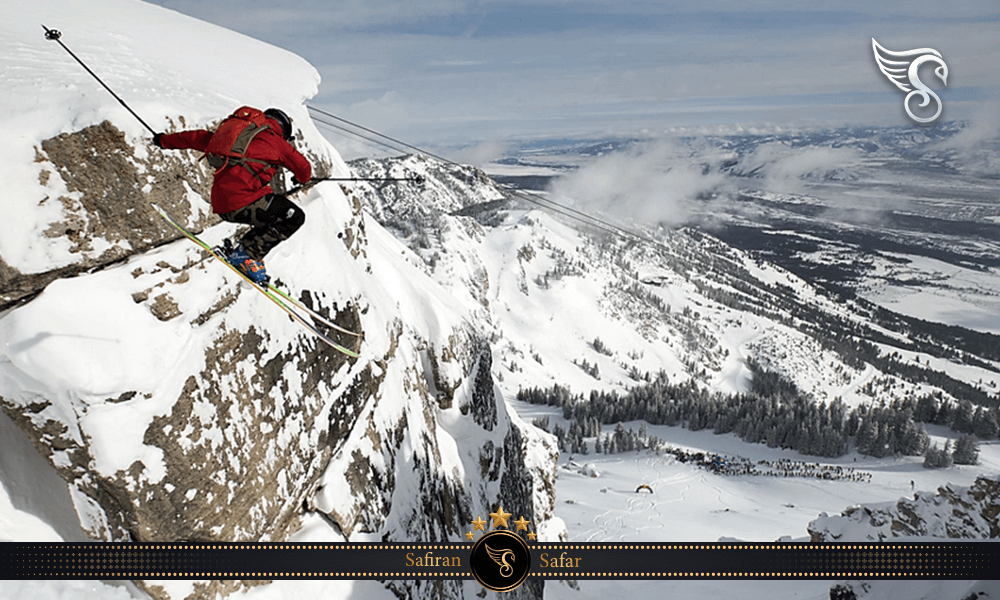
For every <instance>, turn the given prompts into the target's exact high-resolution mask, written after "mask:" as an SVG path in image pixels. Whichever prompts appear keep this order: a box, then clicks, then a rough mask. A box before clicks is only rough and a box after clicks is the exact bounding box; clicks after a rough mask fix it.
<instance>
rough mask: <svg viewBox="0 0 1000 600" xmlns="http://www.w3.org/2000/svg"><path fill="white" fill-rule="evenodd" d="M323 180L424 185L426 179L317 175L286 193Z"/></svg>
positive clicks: (418, 177)
mask: <svg viewBox="0 0 1000 600" xmlns="http://www.w3.org/2000/svg"><path fill="white" fill-rule="evenodd" d="M321 181H412V182H414V183H416V184H418V185H423V184H424V182H425V181H426V179H425V178H424V177H423V176H421V175H417V176H416V177H315V178H313V179H310V180H309V181H307V182H305V183H300V184H299V185H297V186H295V187H293V188H292V189H290V190H288V191H287V192H285V193H286V194H297V193H299V192H301V191H302V190H304V189H307V188H311V187H312V186H314V185H316V184H317V183H319V182H321Z"/></svg>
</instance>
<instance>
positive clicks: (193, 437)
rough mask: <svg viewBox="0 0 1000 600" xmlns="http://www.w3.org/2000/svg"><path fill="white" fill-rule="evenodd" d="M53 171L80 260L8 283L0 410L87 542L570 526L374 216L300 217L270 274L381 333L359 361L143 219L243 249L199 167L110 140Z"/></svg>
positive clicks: (543, 470) (327, 195)
mask: <svg viewBox="0 0 1000 600" xmlns="http://www.w3.org/2000/svg"><path fill="white" fill-rule="evenodd" d="M311 142H312V145H309V144H308V143H307V144H306V147H307V148H309V150H310V152H311V154H312V156H313V158H314V161H316V162H323V161H325V163H326V164H327V165H333V166H332V167H331V168H333V169H336V168H337V167H336V165H337V164H338V161H339V158H337V157H336V156H335V155H331V154H330V152H332V151H331V150H330V149H329V147H325V148H324V147H323V144H322V142H317V141H316V140H311ZM92 156H96V157H99V158H90V157H92ZM37 161H38V162H39V165H40V168H41V173H42V175H41V176H40V178H39V188H40V190H39V193H40V194H44V197H45V199H44V200H43V201H42V203H41V204H42V205H43V207H44V205H46V204H49V205H51V204H57V205H58V206H59V210H58V211H52V214H57V215H58V217H57V218H55V219H50V220H49V221H48V222H47V224H46V227H44V229H43V230H42V231H40V233H39V236H40V237H39V239H40V240H47V241H44V242H41V243H49V244H56V245H60V246H67V247H68V248H69V253H70V254H71V255H72V256H73V257H75V258H74V260H73V261H72V262H71V263H70V264H68V265H65V266H62V267H58V268H54V269H49V270H42V271H39V272H34V273H27V272H22V271H20V270H18V269H15V268H12V267H9V266H7V267H5V268H4V270H3V272H2V273H0V275H2V277H3V280H2V283H3V286H2V289H3V294H4V296H3V298H4V302H5V307H6V308H7V309H8V310H7V312H5V313H2V316H0V335H2V337H3V339H4V340H5V341H6V344H5V346H4V348H3V349H2V351H0V406H2V408H3V411H4V412H5V413H6V415H7V416H8V417H10V419H11V420H12V421H13V422H14V423H16V424H17V425H18V426H19V427H20V428H21V429H22V430H23V431H24V432H25V433H26V434H27V436H28V438H29V439H30V440H31V442H32V443H33V444H34V446H35V448H36V449H37V450H38V451H39V452H40V453H41V454H42V455H43V456H45V457H47V458H48V460H49V461H50V463H51V464H52V466H53V468H54V469H55V470H56V471H57V472H58V474H59V475H60V476H61V477H62V478H63V479H65V480H66V482H67V483H68V486H69V489H70V496H71V497H72V499H73V502H74V505H75V507H76V510H77V512H78V514H79V517H80V520H81V525H82V527H83V528H84V529H85V530H86V531H87V532H88V534H89V535H91V536H92V537H94V538H97V539H104V540H129V539H131V540H141V541H168V540H191V541H237V540H238V541H253V540H284V539H287V538H288V536H289V535H291V534H293V533H294V532H295V531H296V529H297V528H298V527H299V523H300V519H301V518H302V516H303V515H304V514H305V513H307V512H311V511H321V512H323V513H325V514H326V515H327V517H328V520H329V521H330V522H333V523H336V525H337V526H338V528H339V530H340V532H341V533H342V535H343V536H344V537H345V538H346V539H364V540H369V539H381V540H386V541H390V540H421V541H428V542H431V541H442V540H458V539H461V536H462V534H463V533H464V532H465V531H466V530H467V529H468V527H469V526H468V523H469V522H470V521H471V520H472V519H474V518H475V517H476V516H477V515H480V514H487V513H489V512H491V511H492V510H495V507H496V506H498V505H503V506H504V507H505V508H506V509H507V510H510V511H513V512H515V513H517V514H518V515H524V516H525V518H527V519H529V520H530V521H532V523H534V524H535V527H536V528H539V527H541V526H543V525H544V523H545V522H546V521H548V520H550V519H551V518H552V514H553V513H552V510H553V503H554V487H553V479H554V472H553V468H554V461H555V450H554V448H553V445H552V443H551V441H550V440H549V438H548V437H547V436H543V435H542V434H540V433H539V432H538V431H537V430H535V429H534V428H532V427H530V426H528V425H526V424H524V423H523V422H521V421H520V419H518V418H517V416H516V415H514V414H512V413H508V411H507V409H506V405H505V402H504V399H503V397H502V396H501V395H500V393H499V391H498V389H497V388H496V386H495V384H494V382H493V378H492V373H491V370H492V368H493V365H492V358H491V350H490V346H489V343H488V340H487V339H486V338H484V336H483V334H482V332H481V331H478V329H477V327H475V326H474V325H472V321H470V320H469V319H468V318H467V316H466V315H467V312H466V309H465V308H463V307H462V306H461V305H459V304H456V303H455V302H454V301H453V300H452V299H451V298H450V297H449V295H448V294H447V293H445V292H443V291H442V289H441V288H439V287H437V286H436V285H435V284H434V283H433V282H431V281H430V280H428V279H427V278H426V277H425V276H424V275H423V274H422V272H421V271H420V270H419V269H415V268H413V267H412V266H411V265H410V261H411V260H412V259H410V258H408V257H407V256H406V254H407V251H406V250H405V249H404V248H403V247H402V246H399V245H398V243H396V242H395V239H394V238H393V237H392V236H391V235H390V234H388V233H387V232H386V231H385V230H383V229H382V228H381V226H380V225H379V224H378V223H375V222H372V221H368V222H367V223H366V217H365V215H364V213H363V212H362V203H361V202H360V201H359V200H358V199H357V198H351V199H349V198H348V197H346V196H345V195H344V194H343V193H342V192H341V189H340V188H339V187H338V186H334V185H328V186H325V187H324V186H317V188H315V189H314V190H313V191H311V192H310V193H309V195H308V196H306V197H304V198H302V197H300V198H297V201H299V202H301V203H302V204H303V206H304V207H305V209H306V212H307V227H305V228H304V229H303V230H302V231H300V232H299V233H298V234H296V236H295V237H293V238H292V239H291V240H289V241H288V242H285V244H283V245H282V246H280V247H279V249H278V250H276V251H275V254H274V255H273V258H272V257H271V256H269V259H268V260H269V263H268V264H269V270H271V271H272V274H274V275H276V276H277V279H278V282H279V284H281V285H283V286H284V287H286V288H287V289H289V290H291V291H292V293H293V294H294V295H296V296H297V297H299V298H300V299H301V300H303V301H304V302H306V303H307V304H309V305H311V306H312V307H313V308H314V309H316V310H318V311H319V312H321V313H323V314H326V315H327V316H328V317H330V318H331V319H332V320H333V321H335V322H336V323H338V324H339V325H341V326H343V327H345V328H347V329H351V330H354V331H357V332H359V333H362V334H363V341H361V338H353V337H350V336H347V337H345V338H343V339H341V341H342V342H343V343H344V344H345V345H348V346H350V347H352V348H354V349H357V350H360V351H361V352H362V358H360V359H356V360H355V359H349V358H347V357H346V356H344V355H343V354H340V353H338V352H336V351H334V350H333V349H331V348H329V347H327V346H326V345H325V344H322V343H318V342H317V341H316V340H315V339H313V338H311V337H310V336H308V335H306V334H305V333H304V331H303V330H302V329H301V328H300V327H299V326H298V325H296V324H294V323H291V322H289V321H288V320H287V319H286V318H285V317H284V315H282V314H281V312H280V311H278V310H277V308H276V307H274V306H272V305H271V304H270V303H269V302H268V301H267V300H266V299H264V298H263V297H262V296H261V295H260V294H259V293H257V292H256V291H254V290H252V289H249V288H247V287H245V285H241V284H239V282H238V280H237V279H235V278H233V277H229V276H228V274H227V273H226V272H225V271H226V270H225V269H224V268H223V267H222V266H221V265H218V264H215V262H214V259H211V258H207V257H206V256H205V255H204V254H203V253H201V252H200V251H199V250H198V249H197V248H196V247H195V246H194V245H193V244H190V243H189V242H188V241H186V240H178V239H177V235H176V233H175V232H173V231H172V230H171V229H169V228H168V227H167V226H166V224H165V223H163V222H162V220H161V219H160V218H159V216H157V215H156V214H155V213H154V212H153V211H152V210H150V209H149V208H148V205H149V203H150V202H155V203H157V204H158V205H160V206H162V207H163V208H164V209H166V210H167V211H168V212H169V213H171V214H173V215H174V216H175V217H177V218H179V219H181V220H182V221H184V222H186V223H187V224H188V225H189V226H190V227H192V228H193V229H195V230H198V231H201V230H204V231H203V236H204V237H205V238H206V239H207V240H209V241H210V243H217V242H218V241H219V240H220V239H221V238H222V237H224V236H227V235H233V234H234V232H235V229H234V228H233V226H231V225H229V224H225V223H219V222H218V220H217V219H216V218H215V217H214V216H212V215H210V214H209V212H208V205H207V201H206V199H205V198H206V197H207V196H205V195H203V194H205V193H206V192H205V190H206V188H207V184H208V178H209V177H210V174H208V173H206V171H205V170H204V169H203V168H202V167H200V166H199V165H200V163H198V162H197V161H196V160H195V157H194V156H191V155H190V154H188V153H180V154H176V155H167V154H164V153H157V152H155V151H147V150H146V149H145V148H143V147H141V146H140V145H138V140H130V139H129V138H128V137H127V136H126V135H125V134H123V133H122V132H121V131H119V130H118V129H117V128H116V127H115V126H114V125H113V124H111V123H102V124H100V125H96V126H93V127H87V128H85V129H83V130H81V131H79V132H76V133H72V134H64V135H60V136H58V137H56V138H53V139H49V140H45V141H42V142H41V143H40V144H39V148H38V152H37ZM344 174H346V171H344ZM40 220H41V219H40ZM371 235H374V236H375V241H373V240H372V239H371V237H370V236H371ZM401 251H402V253H401ZM307 254H308V256H309V260H302V258H303V256H304V255H307ZM400 281H405V282H407V284H406V286H404V289H400ZM331 535H334V536H336V535H338V533H335V532H334V530H331ZM387 585H389V587H390V588H391V589H393V590H395V591H397V593H399V594H401V595H403V596H405V597H461V596H462V595H463V593H464V592H463V589H464V588H463V586H461V585H455V586H449V585H433V586H432V585H426V584H418V583H413V582H392V583H389V584H387ZM147 589H148V591H150V592H151V593H153V594H154V595H155V596H157V597H164V598H165V597H168V596H169V593H168V592H167V591H166V590H164V589H163V588H162V587H156V586H148V588H147ZM197 589H198V590H200V591H198V595H199V597H209V596H213V597H214V594H215V593H218V592H222V593H228V592H230V591H232V590H234V589H237V588H236V587H234V586H222V585H221V584H219V583H218V582H216V583H208V582H206V583H205V584H203V585H200V586H198V587H197ZM540 592H541V587H540V586H536V587H531V586H527V587H525V588H524V589H523V590H522V591H521V592H520V594H522V596H524V597H530V596H537V595H539V594H540Z"/></svg>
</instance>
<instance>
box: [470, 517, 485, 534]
mask: <svg viewBox="0 0 1000 600" xmlns="http://www.w3.org/2000/svg"><path fill="white" fill-rule="evenodd" d="M472 525H473V528H472V530H473V531H475V530H477V529H478V530H480V531H486V521H484V520H483V518H482V517H476V520H475V521H473V522H472Z"/></svg>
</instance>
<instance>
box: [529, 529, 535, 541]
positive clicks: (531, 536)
mask: <svg viewBox="0 0 1000 600" xmlns="http://www.w3.org/2000/svg"><path fill="white" fill-rule="evenodd" d="M535 537H536V536H535V532H534V531H529V532H528V539H529V540H531V541H532V542H533V541H535Z"/></svg>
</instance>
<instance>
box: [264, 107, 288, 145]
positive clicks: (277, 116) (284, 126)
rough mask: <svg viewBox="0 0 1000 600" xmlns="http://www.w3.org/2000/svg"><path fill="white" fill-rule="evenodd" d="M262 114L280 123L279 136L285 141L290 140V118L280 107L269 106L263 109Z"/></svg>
mask: <svg viewBox="0 0 1000 600" xmlns="http://www.w3.org/2000/svg"><path fill="white" fill-rule="evenodd" d="M264 115H266V116H268V117H270V118H272V119H274V120H275V121H277V122H278V125H281V137H283V138H285V141H286V142H290V141H292V119H291V118H290V117H289V116H288V115H286V114H285V111H283V110H281V109H280V108H269V109H267V110H265V111H264Z"/></svg>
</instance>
